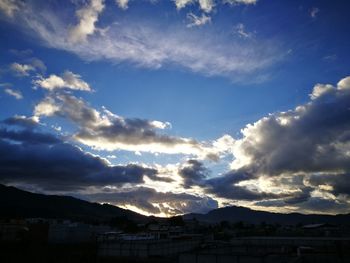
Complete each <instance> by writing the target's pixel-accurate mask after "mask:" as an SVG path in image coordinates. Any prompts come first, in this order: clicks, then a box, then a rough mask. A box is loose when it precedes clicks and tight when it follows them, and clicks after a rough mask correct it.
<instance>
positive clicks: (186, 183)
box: [179, 159, 209, 188]
mask: <svg viewBox="0 0 350 263" xmlns="http://www.w3.org/2000/svg"><path fill="white" fill-rule="evenodd" d="M179 175H180V176H181V177H182V178H183V187H184V188H191V187H192V186H201V185H203V182H204V180H205V179H206V178H207V176H208V175H209V170H208V169H206V168H205V166H204V165H203V163H201V162H200V161H197V160H193V159H192V160H188V161H187V162H186V165H185V166H183V167H181V168H180V170H179Z"/></svg>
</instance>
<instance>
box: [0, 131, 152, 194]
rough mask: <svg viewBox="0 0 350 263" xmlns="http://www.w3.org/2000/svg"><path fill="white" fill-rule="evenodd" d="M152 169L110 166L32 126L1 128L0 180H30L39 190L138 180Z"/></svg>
mask: <svg viewBox="0 0 350 263" xmlns="http://www.w3.org/2000/svg"><path fill="white" fill-rule="evenodd" d="M156 174H157V171H156V170H155V169H150V168H144V167H142V166H139V165H134V164H130V165H126V166H111V165H110V164H109V163H108V162H107V161H106V160H104V159H102V158H100V157H98V156H94V155H92V154H89V153H86V152H83V151H82V150H81V149H80V148H78V147H76V146H73V145H71V144H69V143H67V142H64V141H62V140H61V139H60V138H58V137H55V136H53V135H50V134H45V133H40V132H35V131H33V130H19V131H13V130H7V129H2V130H0V180H1V182H3V183H17V184H31V185H36V186H37V187H38V188H39V189H42V190H57V191H67V190H74V189H84V188H86V187H89V186H105V185H122V184H125V183H141V182H143V176H144V175H147V176H149V177H153V178H156Z"/></svg>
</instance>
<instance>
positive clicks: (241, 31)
mask: <svg viewBox="0 0 350 263" xmlns="http://www.w3.org/2000/svg"><path fill="white" fill-rule="evenodd" d="M234 30H235V32H236V34H237V35H238V36H239V37H241V38H251V37H253V33H251V32H248V31H247V30H246V28H245V25H244V24H242V23H239V24H237V25H236V26H235V28H234Z"/></svg>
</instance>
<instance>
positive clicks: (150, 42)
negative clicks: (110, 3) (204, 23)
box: [16, 4, 286, 81]
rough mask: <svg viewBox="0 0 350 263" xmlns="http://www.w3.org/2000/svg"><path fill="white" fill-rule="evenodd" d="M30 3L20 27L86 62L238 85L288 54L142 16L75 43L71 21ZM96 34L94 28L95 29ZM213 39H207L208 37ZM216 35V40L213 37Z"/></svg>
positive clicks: (267, 44) (269, 44) (262, 42)
mask: <svg viewBox="0 0 350 263" xmlns="http://www.w3.org/2000/svg"><path fill="white" fill-rule="evenodd" d="M36 8H37V7H35V6H33V5H30V4H27V6H26V8H25V9H24V10H23V12H22V11H21V12H22V13H21V16H18V18H17V21H16V25H17V26H22V27H24V28H25V29H26V30H27V31H28V32H31V33H33V34H34V35H35V36H37V37H38V38H39V39H40V40H41V41H42V42H43V44H44V45H46V46H48V47H51V48H56V49H61V50H66V51H68V52H72V53H74V54H77V55H78V56H80V57H81V58H83V59H84V60H86V61H96V60H107V61H110V62H112V63H129V64H132V65H134V66H138V67H146V68H152V69H158V68H161V67H180V68H185V69H188V70H190V71H192V72H197V73H201V74H204V75H207V76H224V77H228V78H230V79H232V80H236V81H239V80H241V79H244V78H247V79H249V80H250V81H254V79H260V77H261V74H263V75H264V73H263V72H264V71H265V70H267V69H268V68H269V67H270V66H272V65H274V64H276V63H278V62H279V61H281V60H282V59H283V58H284V56H285V55H286V54H285V52H284V51H282V50H283V49H280V47H279V46H280V44H279V43H277V41H276V40H271V39H259V41H249V42H247V43H245V44H244V45H242V43H240V42H239V41H236V40H234V39H232V36H230V35H223V34H220V32H221V29H219V28H214V27H213V28H211V31H210V32H207V33H205V32H201V31H193V32H192V30H191V32H189V31H188V30H183V25H176V24H173V25H172V26H169V27H166V28H165V27H164V26H163V25H161V24H159V23H152V21H147V22H145V21H142V20H140V18H138V19H132V20H128V21H123V20H121V21H119V20H118V22H117V23H113V24H109V25H108V26H107V27H106V29H105V30H103V33H101V34H100V33H99V34H90V35H89V38H88V39H87V40H86V41H80V42H79V41H78V42H76V43H72V41H71V36H70V35H71V33H70V31H69V30H67V22H66V20H65V19H62V17H61V16H63V14H62V15H59V14H54V13H52V12H51V11H50V10H48V9H45V7H41V8H42V10H40V14H41V15H40V16H37V15H35V14H37V13H38V11H37V10H36ZM94 31H96V30H94ZM209 33H210V34H213V35H212V36H213V37H208V34H209ZM214 36H215V37H214Z"/></svg>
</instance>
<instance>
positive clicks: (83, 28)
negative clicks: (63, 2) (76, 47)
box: [69, 0, 105, 43]
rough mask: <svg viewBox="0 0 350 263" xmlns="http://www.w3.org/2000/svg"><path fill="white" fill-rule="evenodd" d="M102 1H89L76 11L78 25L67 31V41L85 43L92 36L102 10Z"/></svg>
mask: <svg viewBox="0 0 350 263" xmlns="http://www.w3.org/2000/svg"><path fill="white" fill-rule="evenodd" d="M104 7H105V6H104V0H90V2H89V3H88V4H87V5H85V6H83V7H82V8H81V9H78V10H77V11H76V16H77V17H78V20H79V22H78V24H77V25H75V26H73V27H72V28H71V29H70V31H69V37H70V38H69V39H70V41H72V42H73V43H77V42H81V41H86V38H87V36H89V35H92V34H93V33H94V32H95V30H96V28H95V23H96V22H97V21H98V16H99V14H100V13H101V12H102V11H103V9H104Z"/></svg>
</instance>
